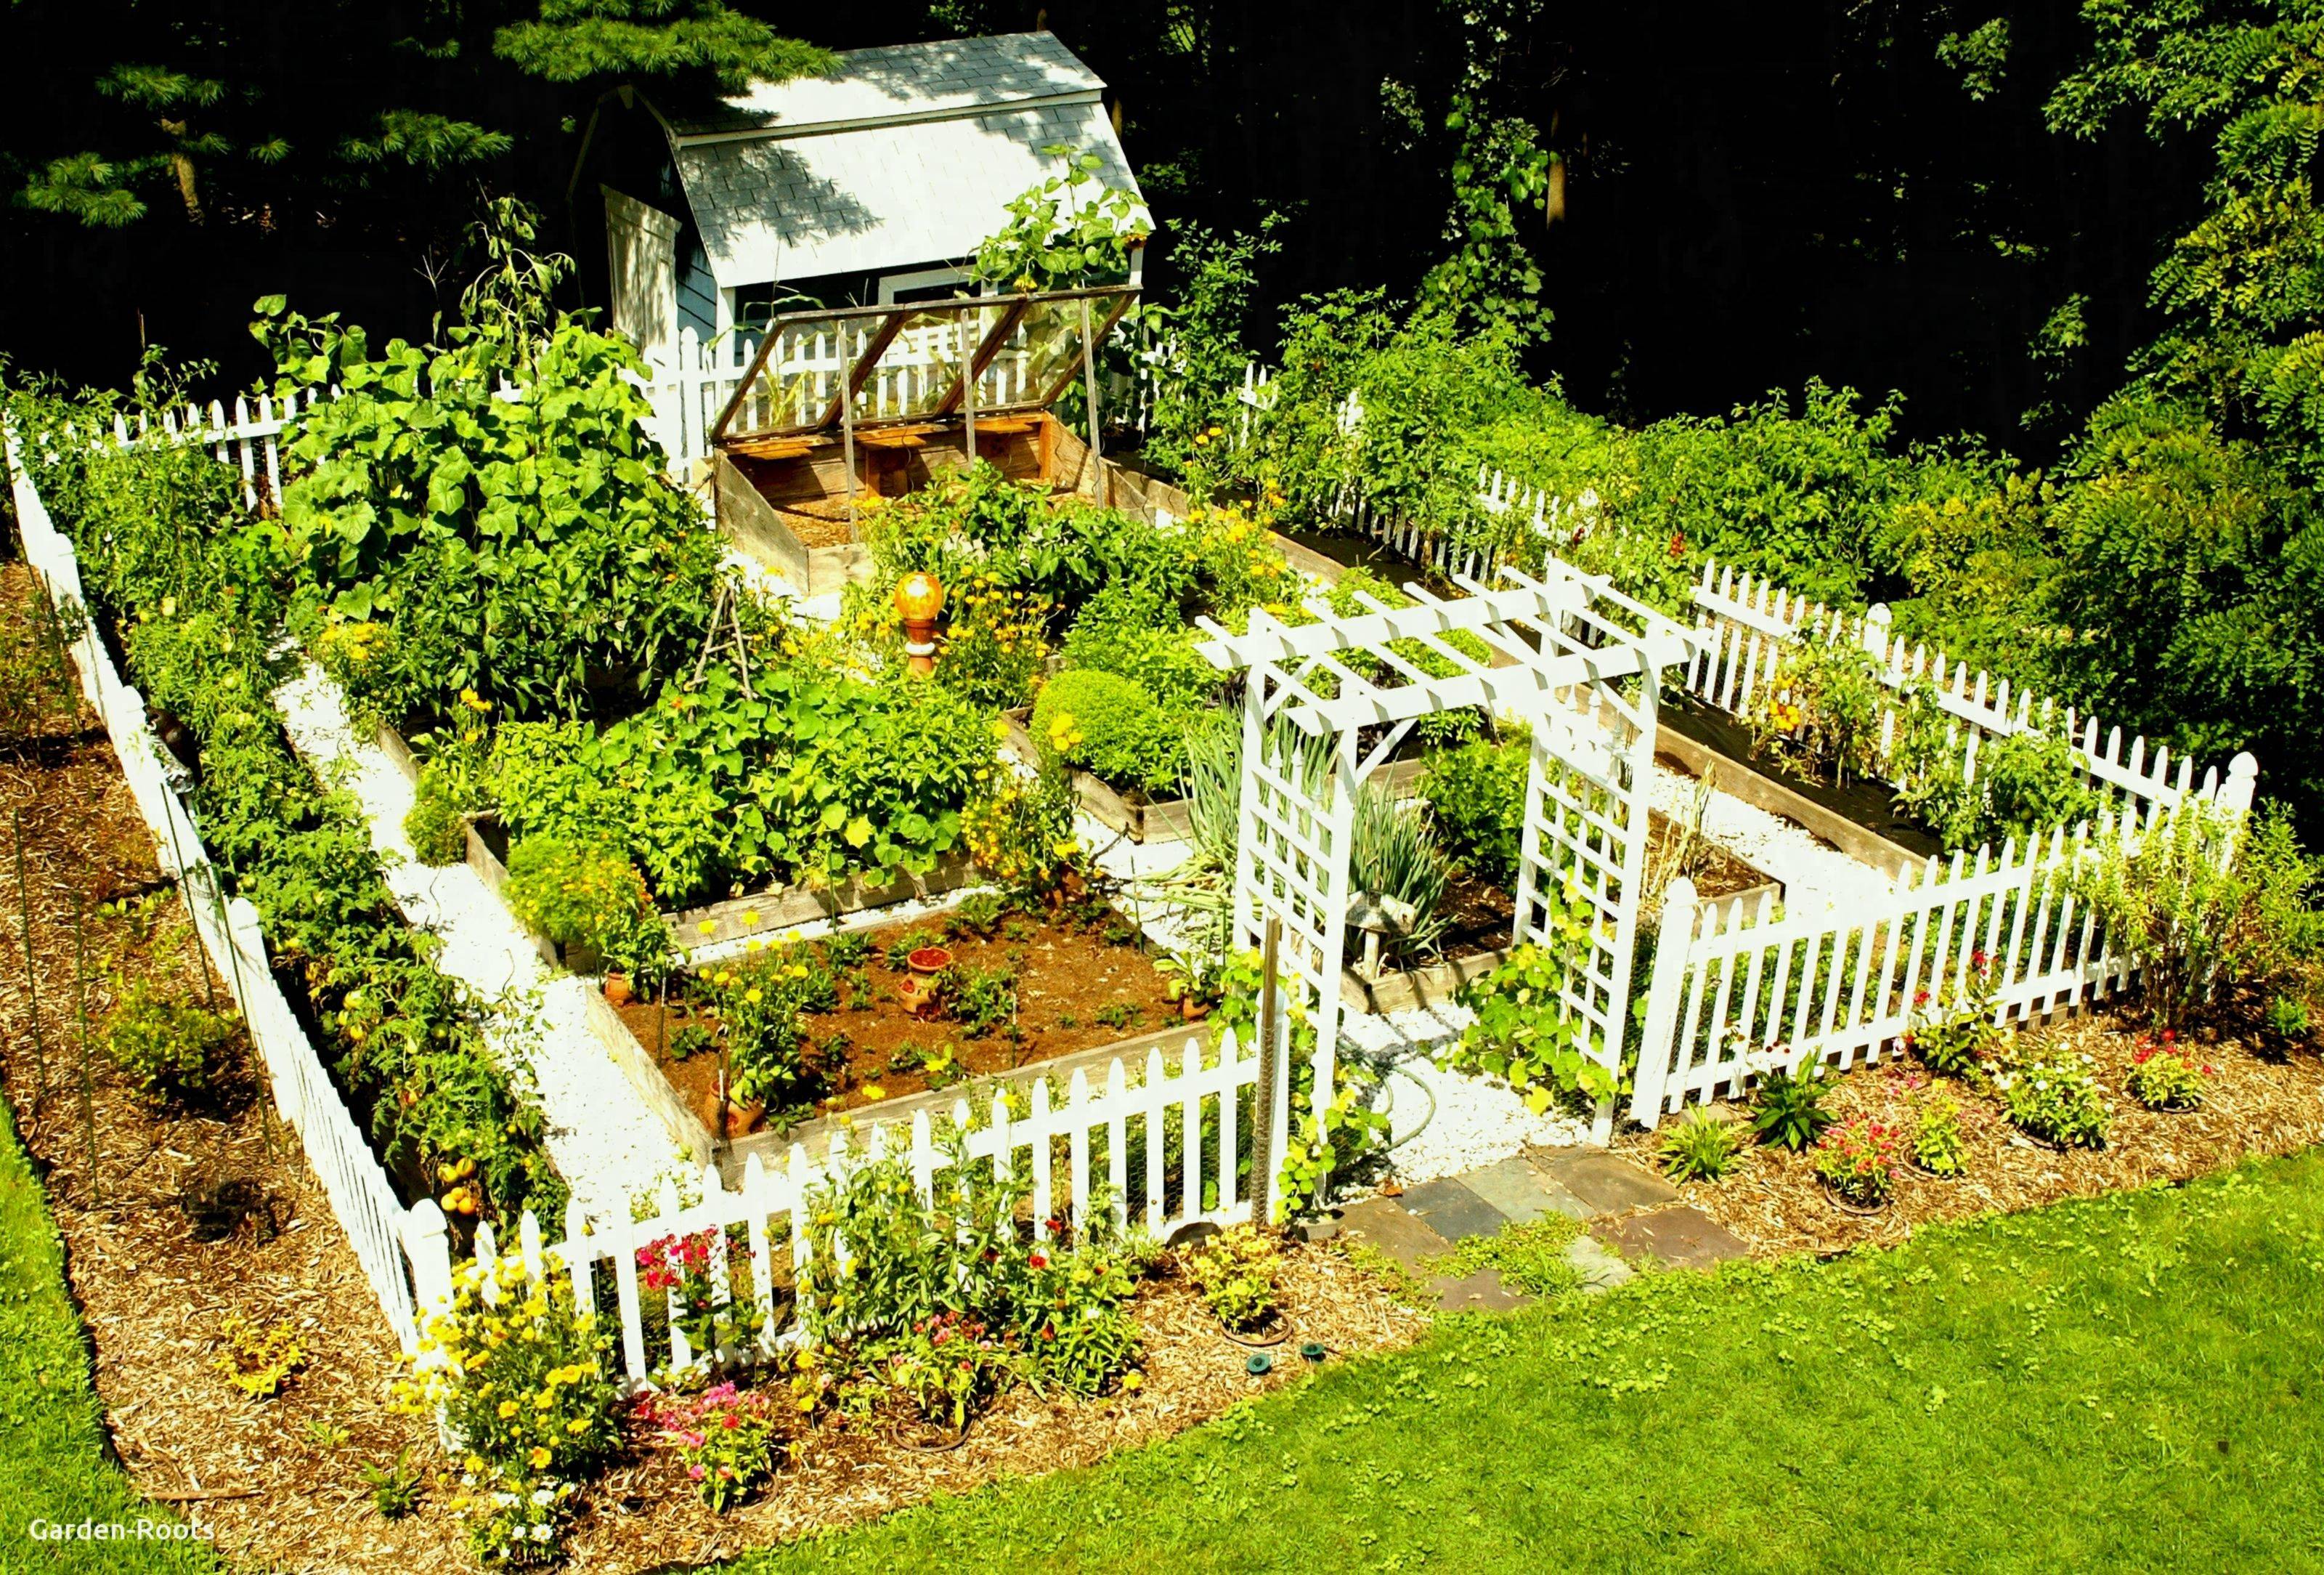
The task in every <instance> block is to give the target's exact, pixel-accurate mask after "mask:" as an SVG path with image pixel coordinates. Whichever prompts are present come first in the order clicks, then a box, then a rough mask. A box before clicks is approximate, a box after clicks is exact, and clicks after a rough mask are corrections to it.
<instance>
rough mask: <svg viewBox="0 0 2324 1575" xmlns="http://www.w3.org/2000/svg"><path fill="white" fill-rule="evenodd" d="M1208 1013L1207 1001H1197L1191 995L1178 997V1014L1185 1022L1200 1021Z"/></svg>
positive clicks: (1209, 1008)
mask: <svg viewBox="0 0 2324 1575" xmlns="http://www.w3.org/2000/svg"><path fill="white" fill-rule="evenodd" d="M1210 1014H1211V1004H1210V1003H1209V1002H1208V1001H1197V1000H1196V999H1194V996H1179V997H1178V1015H1179V1016H1181V1017H1183V1018H1185V1020H1186V1021H1187V1022H1189V1023H1200V1022H1201V1021H1202V1020H1203V1018H1205V1017H1207V1016H1209V1015H1210Z"/></svg>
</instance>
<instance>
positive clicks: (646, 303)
mask: <svg viewBox="0 0 2324 1575" xmlns="http://www.w3.org/2000/svg"><path fill="white" fill-rule="evenodd" d="M603 190H604V193H605V250H606V264H607V277H608V278H609V279H610V280H611V281H612V294H613V301H612V302H611V303H610V304H611V305H612V308H613V311H612V321H613V329H614V330H615V331H616V332H619V333H622V334H623V335H626V336H627V337H628V338H631V339H632V340H634V341H636V343H637V346H638V347H639V348H640V349H641V350H644V351H645V352H647V353H648V354H649V355H656V356H663V357H667V356H668V355H669V353H670V351H671V349H672V348H673V347H675V346H676V344H677V342H678V220H677V219H675V218H671V217H670V216H669V214H666V213H664V212H662V211H661V210H660V209H659V208H648V207H647V206H646V205H645V204H644V203H642V202H640V201H638V200H637V199H635V198H632V197H624V196H622V194H621V193H620V192H618V191H616V190H613V188H612V187H610V186H607V187H605V188H604V189H603Z"/></svg>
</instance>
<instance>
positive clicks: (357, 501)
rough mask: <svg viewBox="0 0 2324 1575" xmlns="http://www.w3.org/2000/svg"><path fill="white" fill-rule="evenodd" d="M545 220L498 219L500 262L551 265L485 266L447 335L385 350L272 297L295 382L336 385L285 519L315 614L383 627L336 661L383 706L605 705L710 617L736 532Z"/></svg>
mask: <svg viewBox="0 0 2324 1575" xmlns="http://www.w3.org/2000/svg"><path fill="white" fill-rule="evenodd" d="M529 237H530V227H529V221H528V220H527V219H526V218H524V217H523V216H521V214H518V213H516V212H515V211H514V210H510V211H508V212H504V213H503V214H502V215H501V216H500V218H499V219H498V220H497V221H496V222H495V223H493V224H492V225H490V226H488V227H486V228H485V230H484V234H483V237H482V238H483V239H484V244H485V246H487V248H488V249H489V250H490V251H491V252H492V253H493V256H494V259H495V261H496V262H500V263H503V264H513V263H514V262H515V261H516V259H517V258H518V256H519V255H524V256H527V257H530V258H531V259H532V260H533V262H534V263H535V264H539V265H538V266H526V267H518V266H503V267H502V268H501V269H500V270H499V271H498V272H497V273H493V274H491V275H488V276H487V278H486V279H485V280H484V281H482V282H480V284H479V287H478V289H476V290H475V291H473V292H471V294H470V296H469V299H468V300H467V301H466V303H465V311H464V317H465V320H464V321H463V322H462V323H461V324H460V325H459V326H457V327H455V328H453V329H449V330H448V331H447V334H446V336H445V338H446V342H445V343H444V344H442V345H441V346H438V347H420V346H415V345H410V344H408V343H406V342H404V341H403V340H401V339H396V340H392V341H390V342H389V343H388V344H387V345H386V346H385V347H384V348H383V350H382V351H381V352H380V353H379V354H378V355H377V356H374V354H373V353H372V347H371V344H370V341H369V339H368V338H367V337H366V336H365V335H364V333H363V331H362V330H361V329H355V328H352V327H342V326H341V325H340V324H338V323H337V321H336V320H333V319H329V318H326V319H322V320H311V321H310V320H307V319H305V318H301V317H299V316H297V315H295V314H291V313H289V312H288V311H287V310H286V308H285V302H284V301H283V300H282V298H281V297H279V296H278V297H272V298H270V299H268V300H265V301H260V302H259V303H258V311H259V316H260V321H259V323H258V325H257V329H256V331H257V332H258V333H259V335H260V338H262V340H263V342H264V343H266V344H267V345H268V346H269V347H270V348H271V349H272V353H273V355H274V357H275V359H276V364H277V367H278V371H279V374H280V384H279V386H278V392H281V393H288V392H291V390H294V389H299V388H305V387H309V386H314V385H318V384H321V383H326V382H328V383H335V384H337V385H338V389H339V391H340V396H339V397H338V398H336V399H330V400H325V401H322V402H320V403H317V404H315V405H312V406H310V407H309V408H308V409H307V410H306V411H305V412H302V414H301V416H300V422H299V425H298V428H297V433H296V436H295V438H294V439H293V440H292V441H291V444H290V446H289V453H288V455H287V456H286V457H287V458H288V459H290V460H291V465H292V467H293V468H294V469H295V471H296V474H295V477H294V478H293V479H291V481H290V483H289V485H288V486H286V487H285V488H284V490H283V495H282V509H281V523H280V525H279V526H269V527H268V529H269V531H270V532H271V533H272V534H273V536H274V537H276V538H277V539H279V542H280V550H281V552H282V554H283V557H284V559H285V561H287V562H288V564H289V565H290V567H291V570H292V573H293V575H294V579H295V583H296V584H297V585H298V588H299V591H300V597H301V598H302V601H303V602H304V604H305V605H306V606H307V607H309V609H310V611H309V614H308V615H307V616H309V617H312V618H315V619H318V620H319V618H320V617H321V616H324V615H325V614H327V615H329V616H333V617H337V618H341V619H350V620H357V621H372V622H376V623H378V624H380V625H383V626H384V629H385V631H386V633H387V635H388V637H387V638H385V639H383V641H381V642H380V643H379V644H378V648H377V652H376V654H375V660H374V661H373V662H368V663H366V664H364V666H363V667H361V668H360V669H343V670H342V671H341V672H340V673H339V676H341V677H342V678H343V679H344V680H346V681H349V687H350V688H351V690H352V691H353V692H354V693H355V697H356V699H357V701H358V703H359V704H363V705H366V706H369V707H372V708H374V709H376V710H377V711H378V713H379V714H381V715H384V716H388V717H391V718H394V717H402V716H408V715H423V716H427V717H429V718H431V719H433V718H442V717H447V716H449V715H451V714H452V712H453V709H454V706H453V697H454V696H455V695H457V693H459V692H460V691H461V690H473V691H475V693H476V694H478V695H480V696H482V697H483V698H484V699H486V700H488V701H491V702H492V703H493V705H495V706H496V707H498V708H499V709H501V710H502V711H503V714H504V715H507V716H511V717H514V718H535V717H542V716H565V717H573V716H584V715H588V714H591V713H593V712H594V711H595V710H597V709H600V706H601V703H602V702H601V700H600V698H599V696H600V694H601V693H602V692H603V691H607V690H611V691H615V692H616V693H618V692H620V691H627V692H628V693H630V694H632V695H634V694H637V693H640V692H650V690H652V688H653V687H654V686H655V684H656V683H657V682H658V681H659V678H660V677H662V676H664V675H666V674H668V673H669V672H673V671H675V669H676V667H677V665H678V662H681V661H682V660H684V659H686V658H687V657H690V656H691V655H692V654H693V653H694V651H695V650H696V648H697V647H698V645H699V644H700V643H701V640H702V638H703V636H704V634H705V631H706V629H707V626H708V620H709V612H710V607H711V605H712V602H713V600H714V594H713V591H714V587H715V583H716V579H717V577H718V575H719V573H720V568H719V562H720V555H721V548H720V546H719V542H718V538H717V535H716V533H715V532H714V531H713V530H712V529H711V528H710V526H709V523H708V522H707V521H706V520H705V519H704V518H703V516H702V514H701V513H700V511H699V510H697V509H696V507H695V506H694V505H693V503H692V501H691V500H689V499H688V498H687V496H685V495H684V494H683V493H681V492H680V491H678V488H676V487H674V486H670V485H669V483H668V482H667V481H665V480H664V479H663V478H662V476H661V460H660V456H659V450H658V449H656V448H655V446H654V443H653V440H652V439H651V438H650V436H649V435H648V433H647V431H646V428H645V420H646V418H647V416H648V415H649V413H650V412H649V411H648V409H647V406H646V403H645V401H644V398H643V396H642V395H641V394H640V393H639V392H638V390H637V388H636V387H635V386H634V385H633V382H632V380H633V379H634V378H635V377H637V376H638V375H640V374H641V372H642V370H643V366H642V364H641V362H640V361H639V359H638V356H637V352H636V351H635V350H634V349H632V348H631V347H629V345H627V344H626V343H625V342H624V341H622V340H621V339H619V338H614V337H613V336H610V335H607V334H603V333H600V332H597V331H596V330H595V329H593V328H591V327H590V326H588V324H587V322H586V320H585V319H582V318H578V317H573V316H568V315H565V314H561V313H558V312H555V311H554V310H553V309H552V308H551V307H550V305H549V291H550V290H551V289H553V287H554V286H555V284H556V283H557V280H558V277H559V276H560V275H561V273H563V272H564V271H565V270H566V269H567V268H568V267H569V264H568V263H566V262H565V261H564V260H563V259H557V258H549V257H543V256H539V255H535V254H529V253H522V252H521V248H522V246H523V244H524V242H525V241H526V240H527V239H529ZM518 321H521V322H523V323H525V324H527V327H526V328H525V329H523V330H521V331H517V330H513V329H511V328H510V327H509V325H510V324H511V323H512V322H518ZM503 382H505V383H507V384H511V385H512V387H513V389H514V391H515V392H514V396H513V397H509V398H503V397H501V396H500V395H499V393H498V390H499V388H500V387H501V385H502V384H503Z"/></svg>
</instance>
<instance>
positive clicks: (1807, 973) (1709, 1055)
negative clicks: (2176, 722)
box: [1630, 755, 2259, 1127]
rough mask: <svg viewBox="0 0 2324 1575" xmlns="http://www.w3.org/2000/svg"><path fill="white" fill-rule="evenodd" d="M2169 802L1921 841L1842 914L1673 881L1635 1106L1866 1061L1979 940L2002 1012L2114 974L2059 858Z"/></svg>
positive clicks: (1956, 975)
mask: <svg viewBox="0 0 2324 1575" xmlns="http://www.w3.org/2000/svg"><path fill="white" fill-rule="evenodd" d="M2258 774H2259V768H2258V764H2257V763H2256V762H2255V761H2254V760H2253V758H2252V757H2251V756H2250V755H2236V758H2235V760H2234V762H2233V763H2232V764H2230V765H2229V766H2228V768H2227V780H2226V782H2225V783H2222V782H2221V781H2220V780H2219V776H2218V772H2217V771H2216V770H2214V771H2211V772H2208V773H2206V774H2205V775H2204V778H2203V781H2202V783H2201V784H2200V785H2199V787H2198V788H2197V789H2195V790H2194V792H2193V794H2192V795H2191V796H2193V797H2196V798H2199V799H2201V800H2202V801H2206V802H2209V803H2212V804H2215V805H2217V806H2218V808H2220V809H2221V810H2224V811H2232V812H2235V813H2238V814H2239V813H2241V812H2243V811H2248V810H2249V809H2250V808H2251V802H2252V792H2253V788H2254V786H2255V783H2256V782H2257V779H2258ZM2168 812H2169V806H2166V805H2164V804H2163V803H2160V802H2157V801H2148V802H2147V803H2146V805H2145V807H2144V811H2141V810H2140V809H2139V808H2138V807H2137V806H2135V805H2134V806H2132V807H2130V808H2127V809H2126V810H2125V811H2122V813H2121V816H2120V818H2119V819H2116V817H2114V816H2113V815H2108V816H2107V817H2103V818H2101V819H2100V820H2098V822H2097V823H2096V824H2095V825H2093V824H2090V823H2088V822H2086V823H2085V824H2083V825H2082V826H2080V827H2079V828H2077V829H2075V830H2073V831H2072V832H2071V833H2069V832H2068V831H2067V830H2066V829H2065V828H2063V827H2057V828H2053V829H2052V830H2051V831H2050V832H2049V833H2048V834H2047V835H2046V836H2039V837H2037V838H2035V839H2034V840H2033V841H2032V842H2031V843H2029V844H2028V845H2027V846H2026V847H2024V848H2019V847H2018V846H2017V844H2016V843H2015V841H2014V840H2013V841H2011V842H2008V843H2005V844H2004V845H2003V847H2002V849H2001V852H2000V854H1999V856H1998V857H1995V856H1994V855H1992V854H1991V853H1990V851H1989V850H1988V849H1985V848H1979V849H1978V852H1977V854H1976V856H1975V857H1974V858H1970V857H1967V856H1965V855H1964V854H1961V853H1955V854H1954V855H1953V856H1952V857H1951V860H1950V863H1947V864H1940V863H1939V861H1938V860H1936V859H1934V858H1932V859H1930V860H1929V861H1928V863H1927V864H1926V865H1925V866H1923V868H1921V869H1920V870H1918V871H1916V872H1915V874H1914V878H1913V879H1912V880H1911V882H1910V883H1909V884H1908V885H1907V886H1906V887H1905V889H1904V890H1902V891H1900V892H1899V893H1897V894H1896V895H1895V897H1894V898H1893V899H1891V900H1889V901H1888V902H1886V903H1873V904H1863V903H1859V904H1857V905H1855V906H1853V907H1851V908H1850V909H1849V911H1848V912H1847V913H1844V914H1832V913H1809V914H1804V915H1801V916H1798V917H1791V918H1781V919H1771V917H1770V903H1769V901H1768V898H1767V896H1766V894H1765V893H1762V894H1760V895H1759V896H1758V897H1757V898H1756V899H1748V898H1743V897H1737V898H1734V899H1732V900H1730V901H1729V902H1725V903H1697V901H1696V900H1695V893H1694V886H1693V883H1692V882H1690V881H1686V880H1683V879H1682V880H1677V881H1673V882H1672V883H1671V885H1670V889H1669V891H1668V892H1667V893H1666V894H1665V897H1664V903H1663V912H1662V919H1661V926H1660V931H1659V933H1658V935H1657V938H1656V944H1655V968H1654V975H1653V977H1652V980H1651V982H1650V983H1649V985H1648V987H1647V994H1646V1018H1645V1022H1644V1024H1642V1029H1641V1033H1640V1035H1639V1053H1638V1066H1637V1080H1636V1083H1635V1086H1634V1089H1633V1091H1632V1094H1631V1099H1630V1116H1631V1118H1632V1119H1634V1120H1637V1121H1639V1122H1642V1123H1644V1124H1645V1125H1646V1126H1649V1127H1651V1126H1654V1125H1655V1121H1656V1120H1657V1119H1658V1118H1659V1117H1660V1116H1663V1115H1664V1114H1665V1113H1667V1112H1670V1111H1675V1110H1677V1109H1678V1108H1679V1107H1681V1106H1682V1105H1683V1104H1684V1103H1685V1102H1686V1101H1687V1100H1689V1099H1690V1098H1695V1099H1709V1098H1713V1097H1715V1096H1717V1095H1719V1094H1721V1093H1726V1094H1729V1095H1737V1094H1739V1093H1741V1092H1742V1090H1743V1087H1744V1084H1745V1082H1746V1080H1747V1079H1748V1078H1750V1077H1751V1076H1753V1075H1755V1074H1757V1073H1759V1072H1763V1071H1765V1070H1766V1069H1767V1067H1768V1066H1770V1065H1780V1066H1783V1067H1784V1068H1786V1069H1789V1068H1794V1067H1797V1066H1798V1065H1800V1064H1802V1063H1803V1062H1805V1061H1822V1062H1825V1063H1827V1064H1829V1065H1831V1066H1833V1067H1837V1068H1840V1069H1846V1068H1848V1067H1850V1066H1854V1065H1856V1064H1858V1062H1864V1061H1877V1060H1879V1059H1880V1058H1881V1057H1882V1056H1883V1055H1886V1054H1888V1053H1890V1052H1894V1051H1895V1050H1896V1049H1897V1048H1898V1047H1899V1045H1900V1043H1901V1041H1902V1039H1903V1037H1904V1034H1905V1033H1908V1032H1910V1031H1911V1030H1912V1028H1913V1026H1914V1019H1915V1013H1916V1009H1926V1010H1933V1011H1939V1012H1941V1010H1942V1008H1943V1007H1944V1006H1945V1005H1946V1004H1948V1003H1949V1002H1952V1001H1957V1000H1960V998H1961V997H1962V992H1963V991H1964V990H1965V989H1966V988H1967V987H1968V985H1969V971H1970V969H1971V968H1972V967H1973V966H1975V959H1976V958H1977V957H1978V954H1980V953H1981V954H1983V956H1984V958H1985V959H1987V967H1989V968H1990V969H1991V970H1992V981H1993V985H1994V988H1995V992H1996V993H1995V996H1994V1021H1995V1022H1996V1023H1997V1024H2006V1023H2010V1022H2012V1021H2016V1022H2024V1021H2026V1020H2028V1019H2030V1018H2032V1017H2034V1016H2037V1015H2046V1014H2049V1013H2050V1012H2052V1011H2054V1010H2056V1009H2058V1008H2059V1007H2061V1006H2065V1005H2076V1004H2079V1003H2080V1002H2082V1001H2085V1000H2096V999H2099V998H2103V997H2105V996H2109V995H2112V994H2114V993H2116V991H2119V990H2121V989H2123V988H2124V987H2126V986H2127V985H2128V984H2129V983H2130V980H2131V977H2132V975H2133V973H2134V971H2135V969H2134V968H2133V966H2132V964H2131V963H2130V961H2129V960H2128V959H2126V957H2125V956H2124V955H2123V954H2122V953H2121V952H2119V951H2117V950H2115V949H2114V946H2113V938H2111V937H2109V936H2107V934H2106V933H2104V931H2102V930H2101V929H2100V927H2099V926H2098V923H2097V922H2096V921H2095V919H2094V918H2093V917H2092V915H2091V914H2090V913H2089V911H2088V910H2087V909H2086V908H2080V907H2078V905H2077V903H2076V901H2075V898H2074V895H2073V894H2072V892H2071V891H2070V888H2069V883H2068V879H2067V876H2068V875H2069V873H2070V871H2072V870H2074V869H2075V868H2077V867H2079V866H2081V865H2082V864H2084V863H2085V862H2086V861H2088V860H2089V859H2091V858H2092V857H2095V856H2096V855H2097V853H2098V850H2099V849H2101V848H2104V847H2105V846H2106V845H2107V843H2108V842H2109V841H2110V840H2112V839H2115V838H2136V837H2138V836H2142V835H2144V833H2145V832H2146V831H2147V830H2149V829H2152V828H2153V826H2154V825H2155V824H2157V823H2158V822H2159V821H2160V820H2162V818H2163V816H2164V815H2165V814H2167V813H2168ZM1923 992H1925V996H1924V995H1923ZM1916 1002H1919V1003H1921V1006H1920V1007H1919V1008H1916Z"/></svg>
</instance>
